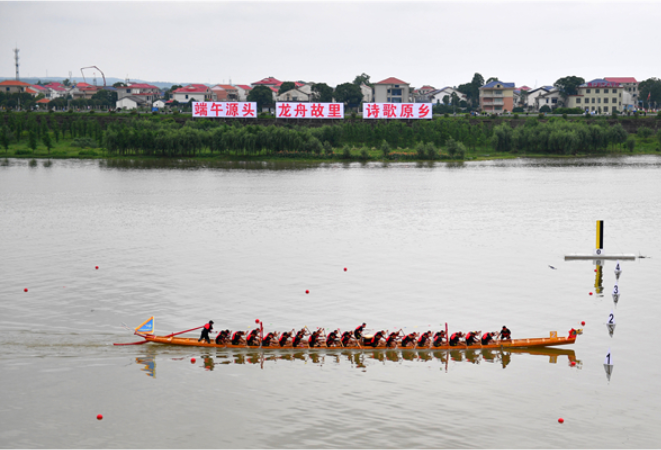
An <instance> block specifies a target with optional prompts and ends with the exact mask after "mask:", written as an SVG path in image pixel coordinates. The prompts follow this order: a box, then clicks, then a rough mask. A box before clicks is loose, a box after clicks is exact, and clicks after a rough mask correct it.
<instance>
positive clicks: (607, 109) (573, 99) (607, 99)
mask: <svg viewBox="0 0 661 450" xmlns="http://www.w3.org/2000/svg"><path fill="white" fill-rule="evenodd" d="M623 91H624V88H623V87H622V85H621V84H620V83H616V82H612V81H607V80H606V79H604V78H597V79H595V80H592V81H588V82H587V83H584V84H582V85H580V86H579V87H578V95H570V96H569V97H567V106H568V107H569V108H581V109H583V110H584V111H594V112H595V113H597V114H610V113H612V112H613V109H616V110H617V111H622V109H623V108H622V93H623Z"/></svg>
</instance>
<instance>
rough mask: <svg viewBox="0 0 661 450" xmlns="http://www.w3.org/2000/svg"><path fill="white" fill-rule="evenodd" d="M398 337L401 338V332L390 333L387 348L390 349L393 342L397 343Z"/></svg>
mask: <svg viewBox="0 0 661 450" xmlns="http://www.w3.org/2000/svg"><path fill="white" fill-rule="evenodd" d="M397 336H399V332H397V333H390V334H389V335H388V339H386V347H390V346H392V344H393V342H397Z"/></svg>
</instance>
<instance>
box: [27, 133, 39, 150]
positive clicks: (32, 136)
mask: <svg viewBox="0 0 661 450" xmlns="http://www.w3.org/2000/svg"><path fill="white" fill-rule="evenodd" d="M28 146H29V147H30V148H31V149H32V151H35V150H36V149H37V132H36V131H35V130H30V131H29V132H28Z"/></svg>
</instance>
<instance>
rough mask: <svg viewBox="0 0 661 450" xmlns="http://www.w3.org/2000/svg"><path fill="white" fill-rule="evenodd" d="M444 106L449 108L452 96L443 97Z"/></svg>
mask: <svg viewBox="0 0 661 450" xmlns="http://www.w3.org/2000/svg"><path fill="white" fill-rule="evenodd" d="M443 104H444V105H445V106H448V105H449V104H450V96H449V95H444V96H443Z"/></svg>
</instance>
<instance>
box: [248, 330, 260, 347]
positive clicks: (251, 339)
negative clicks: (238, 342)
mask: <svg viewBox="0 0 661 450" xmlns="http://www.w3.org/2000/svg"><path fill="white" fill-rule="evenodd" d="M258 337H259V330H258V329H257V328H255V329H254V330H252V331H251V332H250V334H249V335H248V339H247V342H248V345H250V346H252V347H258V346H259V341H258V340H257V338H258Z"/></svg>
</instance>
